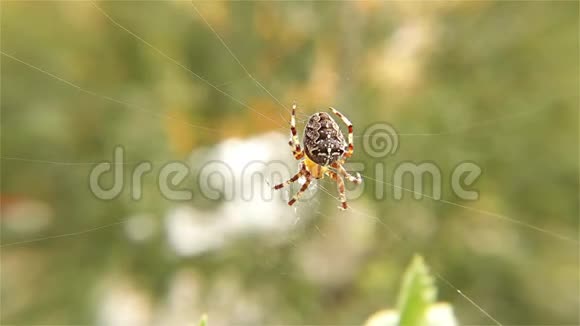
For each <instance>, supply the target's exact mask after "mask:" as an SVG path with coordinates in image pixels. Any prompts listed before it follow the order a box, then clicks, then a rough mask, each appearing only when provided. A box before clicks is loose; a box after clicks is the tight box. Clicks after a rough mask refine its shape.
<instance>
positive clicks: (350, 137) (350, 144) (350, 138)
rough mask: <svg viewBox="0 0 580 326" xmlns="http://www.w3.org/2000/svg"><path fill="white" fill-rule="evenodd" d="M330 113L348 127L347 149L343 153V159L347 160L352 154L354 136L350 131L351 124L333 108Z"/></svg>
mask: <svg viewBox="0 0 580 326" xmlns="http://www.w3.org/2000/svg"><path fill="white" fill-rule="evenodd" d="M330 111H332V113H334V114H336V116H337V117H339V118H340V119H342V122H344V124H346V125H347V127H348V148H347V150H346V152H345V153H344V158H349V157H351V156H352V153H353V152H354V140H353V138H354V136H353V131H352V123H351V122H350V120H348V118H347V117H345V116H344V115H343V114H342V113H340V112H338V111H337V110H335V109H334V108H332V107H331V108H330Z"/></svg>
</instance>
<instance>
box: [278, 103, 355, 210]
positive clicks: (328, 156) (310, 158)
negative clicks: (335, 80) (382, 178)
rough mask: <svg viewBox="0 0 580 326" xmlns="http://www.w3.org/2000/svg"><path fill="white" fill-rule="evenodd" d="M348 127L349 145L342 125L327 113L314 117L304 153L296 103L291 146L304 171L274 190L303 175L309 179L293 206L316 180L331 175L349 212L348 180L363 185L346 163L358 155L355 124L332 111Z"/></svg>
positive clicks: (311, 118) (343, 207)
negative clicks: (298, 132)
mask: <svg viewBox="0 0 580 326" xmlns="http://www.w3.org/2000/svg"><path fill="white" fill-rule="evenodd" d="M330 110H331V111H332V113H334V114H336V115H337V116H338V117H339V118H341V119H342V121H343V122H344V123H345V124H346V125H347V126H348V144H347V142H346V141H345V140H344V136H343V135H342V132H341V131H340V128H339V127H338V124H336V122H334V120H333V119H332V118H331V117H330V115H328V113H326V112H318V113H315V114H313V115H312V116H310V118H309V119H308V123H307V124H306V128H305V129H304V150H302V149H301V147H300V140H299V139H298V135H297V132H296V104H294V105H292V117H291V120H290V131H291V132H292V137H291V138H290V141H289V142H288V144H289V145H290V147H291V148H292V154H294V158H295V159H296V160H300V165H299V167H300V170H299V171H298V173H296V174H295V175H294V176H293V177H292V178H290V179H288V180H287V181H286V182H283V183H281V184H278V185H276V186H274V189H281V188H283V187H285V186H287V185H289V184H291V183H293V182H294V181H296V180H298V179H299V178H300V177H301V176H304V177H305V178H306V182H304V184H303V185H302V187H301V188H300V190H299V191H298V192H297V193H296V194H295V195H294V196H293V197H292V199H290V201H289V202H288V205H293V204H294V203H295V202H296V201H297V200H298V198H300V196H301V195H302V194H303V193H304V191H306V189H307V188H308V186H309V185H310V182H312V180H313V179H322V178H323V177H324V175H325V174H326V175H328V176H329V177H330V178H332V179H333V180H334V181H336V183H337V186H338V193H339V196H340V201H341V202H342V205H341V206H339V207H338V208H340V209H342V210H345V209H347V208H348V204H347V203H346V194H345V192H344V180H343V177H345V178H346V179H347V180H348V181H350V182H353V183H356V184H360V183H361V182H362V179H361V177H360V174H358V173H357V175H356V177H354V176H352V175H350V174H349V173H348V172H346V170H345V169H344V167H343V166H342V164H344V161H345V160H346V159H347V158H349V157H351V156H352V154H353V152H354V145H353V133H352V123H351V122H350V121H349V120H348V118H347V117H345V116H344V115H342V113H340V112H338V111H336V110H335V109H333V108H330Z"/></svg>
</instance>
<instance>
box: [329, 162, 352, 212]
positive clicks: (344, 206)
mask: <svg viewBox="0 0 580 326" xmlns="http://www.w3.org/2000/svg"><path fill="white" fill-rule="evenodd" d="M327 173H328V176H330V177H331V178H332V180H334V181H336V185H337V188H338V196H339V198H340V201H341V203H342V204H341V206H338V208H340V209H341V210H346V209H347V208H348V204H347V203H346V193H345V191H344V180H343V179H342V177H341V176H340V175H338V174H336V172H334V171H327Z"/></svg>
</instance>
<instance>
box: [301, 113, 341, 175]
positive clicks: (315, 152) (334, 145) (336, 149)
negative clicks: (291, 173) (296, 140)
mask: <svg viewBox="0 0 580 326" xmlns="http://www.w3.org/2000/svg"><path fill="white" fill-rule="evenodd" d="M304 149H305V150H304V151H305V153H306V155H307V156H308V158H309V159H311V160H312V161H313V162H315V163H317V164H320V165H323V166H326V165H330V164H332V163H334V162H336V161H338V160H339V159H340V158H341V157H342V155H343V154H344V152H345V150H346V142H345V140H344V136H343V135H342V132H341V131H340V128H339V127H338V124H337V123H336V122H335V121H334V120H333V119H332V118H331V117H330V115H328V114H327V113H324V112H318V113H315V114H313V115H312V116H311V117H310V118H309V119H308V123H307V124H306V128H305V130H304Z"/></svg>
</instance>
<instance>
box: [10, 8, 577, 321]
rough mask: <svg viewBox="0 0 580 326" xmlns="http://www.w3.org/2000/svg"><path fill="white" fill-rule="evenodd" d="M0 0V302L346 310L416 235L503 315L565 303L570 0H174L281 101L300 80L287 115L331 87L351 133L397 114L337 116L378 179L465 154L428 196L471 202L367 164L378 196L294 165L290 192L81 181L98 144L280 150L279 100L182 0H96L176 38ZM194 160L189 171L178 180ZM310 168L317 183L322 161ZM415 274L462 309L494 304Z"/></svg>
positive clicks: (570, 307)
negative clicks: (205, 191) (375, 138)
mask: <svg viewBox="0 0 580 326" xmlns="http://www.w3.org/2000/svg"><path fill="white" fill-rule="evenodd" d="M0 6H1V8H0V10H1V15H0V18H1V44H0V45H1V50H2V53H3V55H2V56H1V80H2V83H1V106H2V119H1V128H2V151H1V155H2V161H1V164H2V168H1V177H2V185H1V203H2V217H1V223H2V224H1V225H2V231H1V236H2V237H1V243H2V247H1V305H0V306H1V320H0V322H1V323H2V324H25V325H29V324H67V325H68V324H70V325H72V324H74V325H79V324H101V325H147V324H157V325H183V324H187V323H193V322H196V321H197V320H198V319H199V316H200V315H201V314H202V313H208V315H209V320H210V325H233V324H245V325H266V324H342V325H346V324H349V325H350V324H352V325H354V324H361V323H362V322H363V321H364V320H365V319H366V318H368V316H369V315H371V314H372V313H373V312H375V311H377V310H380V309H384V308H389V307H393V306H394V305H395V301H396V294H397V291H398V289H399V287H400V283H401V278H402V273H403V270H404V268H405V266H406V265H407V264H408V263H409V261H410V260H411V257H412V256H413V255H414V254H415V253H422V254H423V255H424V257H425V259H426V261H427V263H428V264H429V265H430V266H431V268H432V269H433V270H434V271H436V272H437V273H439V274H440V275H441V276H443V277H444V278H445V279H447V280H449V282H451V283H452V284H453V285H454V286H455V287H457V288H459V289H461V290H462V291H463V292H464V293H465V294H467V295H468V296H469V297H470V298H471V299H473V301H475V302H476V303H477V304H479V305H480V306H481V307H483V308H484V309H485V310H486V311H487V312H488V313H489V314H490V315H492V316H493V317H494V318H495V319H497V320H499V321H500V322H502V323H504V324H544V325H555V324H578V323H579V320H578V305H579V302H578V285H579V283H578V275H579V273H578V242H577V238H578V237H577V231H578V214H579V211H578V209H579V208H578V180H579V178H578V157H579V153H578V149H579V144H578V121H579V117H578V89H579V82H578V71H579V66H578V56H579V53H578V30H579V24H578V9H579V8H578V3H577V2H575V1H557V2H551V1H505V2H504V1H502V2H493V1H466V2H456V1H440V2H431V1H416V2H411V3H408V2H403V1H400V2H399V1H364V2H323V1H314V2H298V1H283V2H262V1H248V2H237V1H232V2H230V1H224V2H217V3H211V2H198V3H196V6H197V7H198V9H199V10H200V12H201V13H202V15H203V17H204V18H205V19H206V20H207V21H208V22H209V24H210V25H211V26H212V27H213V29H215V31H216V32H218V33H219V34H220V35H221V36H222V37H223V39H224V41H225V42H226V43H227V44H228V45H229V46H230V47H231V49H232V51H233V52H234V53H235V55H237V56H238V58H239V60H240V61H241V62H242V63H243V64H244V65H245V66H246V67H247V69H248V71H250V72H251V73H252V75H253V76H254V77H255V78H256V79H257V80H259V81H260V82H261V83H262V84H263V85H264V87H265V88H267V89H268V90H269V91H270V92H271V93H272V95H273V96H274V97H276V98H277V99H278V100H279V101H280V103H282V104H283V105H284V106H286V107H290V105H291V103H292V102H294V101H296V102H298V103H299V105H300V110H301V111H300V114H301V115H300V118H301V119H300V121H299V128H301V126H303V119H304V117H305V116H307V115H308V114H312V113H314V112H317V111H321V110H324V109H325V108H326V107H328V106H334V107H337V108H339V109H340V110H341V111H342V112H343V113H344V114H346V115H347V116H349V117H350V119H351V120H352V121H353V122H354V125H355V133H356V135H357V136H360V135H362V132H363V130H364V128H366V127H368V126H369V125H371V124H373V123H375V122H379V121H383V122H388V123H390V124H391V125H392V126H394V127H395V128H396V129H397V130H398V131H399V132H400V133H401V135H400V139H399V140H400V144H399V149H398V151H397V152H396V153H395V154H394V155H390V156H388V157H385V158H374V157H371V156H369V155H367V154H365V153H364V151H362V150H360V149H361V146H360V144H361V141H362V138H361V137H357V138H355V140H356V148H357V151H356V153H355V155H354V157H353V158H352V160H351V161H353V162H359V163H364V164H365V166H366V167H367V168H369V170H368V171H365V175H368V176H370V177H372V178H375V177H377V175H376V173H375V171H374V170H373V169H370V167H374V166H375V165H376V164H377V163H381V164H384V166H385V169H386V171H387V173H386V174H385V176H381V178H385V180H386V181H389V180H390V175H391V172H392V170H393V168H394V167H396V166H397V164H400V163H401V162H404V161H411V162H423V161H431V162H434V163H436V164H437V165H438V166H439V167H440V168H441V170H442V171H443V177H444V181H445V180H449V177H450V173H451V171H452V169H453V167H454V166H455V165H456V164H458V163H459V162H462V161H467V160H469V161H473V162H476V163H477V164H478V165H479V166H481V167H482V169H483V175H482V176H481V177H480V179H479V180H478V182H477V183H476V185H475V186H476V188H477V189H478V190H479V192H480V199H479V200H478V201H472V202H469V201H462V200H461V199H459V198H456V197H455V196H454V195H453V193H452V192H451V191H450V189H449V183H445V182H444V185H445V186H444V189H443V199H444V200H446V201H450V202H453V203H457V204H460V205H464V206H467V207H469V208H471V209H465V208H462V207H459V206H454V205H450V204H446V203H442V202H439V201H434V200H432V199H429V198H423V199H422V200H415V199H413V198H412V196H411V195H410V194H406V195H407V196H405V199H404V200H401V201H395V200H393V199H392V192H393V189H392V188H391V187H389V186H387V185H383V184H380V183H379V184H378V185H382V186H384V188H385V192H386V194H387V196H386V197H385V198H384V199H383V200H377V199H376V198H375V194H374V192H375V190H374V187H375V186H377V183H376V182H374V181H373V180H372V179H365V188H364V189H365V190H364V195H363V196H362V197H361V198H359V199H357V200H353V201H352V202H351V204H352V207H353V209H354V210H353V211H350V212H346V213H344V212H339V211H338V210H337V209H336V205H337V202H336V200H335V199H334V198H332V197H331V196H330V195H328V194H327V193H325V192H320V191H316V189H313V190H312V193H311V196H310V197H312V199H311V200H309V201H305V202H302V203H299V204H298V205H297V207H296V208H289V207H287V206H286V205H285V204H284V202H283V201H282V198H278V199H279V200H278V201H274V202H270V203H262V202H260V201H259V200H253V201H243V200H239V199H235V200H229V201H226V200H220V201H211V200H207V199H204V198H203V197H202V196H200V194H199V193H198V192H195V191H194V198H193V199H192V200H190V201H185V202H175V201H171V200H167V199H165V198H164V197H163V196H162V195H161V194H160V192H159V190H158V187H157V180H156V178H155V177H154V175H155V174H154V173H152V174H150V175H148V176H146V177H145V178H144V188H143V198H142V199H141V200H139V201H135V200H132V199H131V194H130V192H129V190H128V187H125V189H124V191H123V192H122V193H121V195H120V196H118V197H117V198H115V199H114V200H110V201H103V200H99V199H97V198H95V196H94V195H93V194H92V193H91V192H90V190H89V186H88V180H89V172H90V170H91V168H92V167H93V166H94V163H95V162H101V161H104V160H111V158H112V155H113V150H114V148H115V146H117V145H121V146H123V148H124V149H125V160H126V162H127V164H125V165H123V168H124V170H125V171H128V172H127V173H130V171H132V168H133V167H134V164H133V163H132V162H139V161H142V160H148V161H151V162H152V163H153V166H154V170H155V171H158V170H159V168H161V167H162V166H163V164H165V163H167V162H170V161H183V162H189V163H191V164H192V165H193V166H198V167H199V166H201V165H202V164H203V162H206V161H207V160H208V159H210V158H213V159H221V160H224V161H225V162H229V163H230V164H236V162H237V163H240V164H241V163H243V162H248V160H251V159H263V160H282V161H285V162H288V163H289V164H292V166H294V164H295V163H294V162H293V161H292V157H291V153H290V151H289V149H288V146H287V144H286V143H287V137H288V127H287V122H286V121H287V119H288V113H287V111H286V110H285V109H284V108H283V107H282V106H281V105H280V103H278V102H277V101H276V100H274V99H273V98H272V97H271V96H269V95H268V94H267V93H266V92H264V91H263V90H262V89H260V88H259V87H258V86H256V84H255V83H253V81H252V80H251V79H250V78H249V76H248V75H247V74H246V73H245V72H244V70H243V69H242V68H241V67H240V66H239V64H238V63H237V62H236V61H235V60H234V59H233V58H232V56H231V55H230V53H229V52H228V51H227V50H226V49H225V48H224V47H223V45H222V44H221V43H220V42H219V40H218V39H217V38H216V36H215V35H214V34H213V33H212V31H211V29H209V28H208V26H207V25H205V23H204V22H203V20H202V19H201V18H200V16H199V15H198V14H197V13H196V11H195V9H194V8H193V6H192V5H191V3H189V2H187V1H104V2H99V3H98V6H99V7H100V8H101V9H102V10H104V12H106V14H107V15H109V16H110V18H112V19H114V21H116V22H117V23H119V24H120V25H122V26H123V27H125V28H127V29H129V30H130V31H131V32H132V33H134V34H135V35H137V36H138V37H140V38H142V39H143V40H144V41H146V42H148V43H149V44H150V45H151V46H153V47H155V48H156V49H158V50H160V51H161V52H163V54H164V55H166V56H167V57H169V58H171V59H173V60H174V61H175V62H174V61H172V60H170V59H168V58H167V57H166V56H164V55H163V54H161V53H159V52H158V51H156V50H155V49H153V48H152V47H150V46H148V45H146V44H145V43H144V42H142V41H140V40H139V39H137V38H135V37H134V35H131V34H130V33H128V32H127V31H126V30H123V28H121V27H120V26H118V25H116V24H115V23H113V22H112V21H111V20H110V19H108V18H107V17H106V16H105V15H104V14H103V12H101V11H99V10H98V9H97V8H96V7H95V6H93V5H92V4H91V3H90V2H87V1H60V2H59V1H3V2H2V3H1V4H0ZM14 58H16V59H18V60H22V61H24V62H26V63H29V64H31V65H33V66H35V67H37V68H40V69H42V70H44V71H46V72H48V73H50V74H53V75H54V76H52V77H51V76H49V75H48V74H46V73H42V72H41V71H39V70H37V69H34V68H31V67H30V66H27V65H25V64H23V63H22V62H18V61H17V60H15V59H14ZM176 62H177V63H179V65H178V64H177V63H176ZM180 65H181V66H180ZM187 69H189V70H191V71H192V72H194V73H195V74H198V75H199V76H201V77H203V78H204V79H206V80H207V81H208V82H210V83H211V84H213V85H214V86H216V87H218V88H219V89H221V90H223V91H224V92H225V93H227V94H229V95H230V96H232V97H234V98H236V99H238V100H239V101H241V102H243V103H244V104H245V105H247V106H249V107H251V108H252V110H251V109H248V108H247V107H244V106H243V105H241V104H240V103H239V102H236V101H235V100H232V99H231V98H229V97H228V96H226V95H224V94H223V93H220V92H218V91H216V90H215V89H214V88H212V87H210V86H208V85H207V84H206V83H204V82H202V81H201V80H200V79H198V78H197V77H195V76H194V75H193V74H192V73H191V72H189V71H187ZM55 76H58V77H60V78H62V79H64V80H67V81H69V82H70V83H73V84H74V85H77V86H78V87H81V88H83V89H85V90H88V92H87V91H81V90H79V89H78V88H75V87H73V86H72V85H70V84H66V83H64V82H62V81H59V80H57V79H56V78H55ZM91 92H92V93H91ZM110 99H115V100H117V101H120V102H123V103H119V102H115V101H111V100H110ZM266 117H267V118H266ZM204 128H209V129H204ZM194 170H195V169H194ZM125 178H126V180H128V178H129V176H128V174H126V175H125ZM127 182H128V181H127ZM194 184H195V173H193V172H192V177H191V178H189V179H188V182H187V183H185V184H182V185H181V188H191V189H196V188H195V187H194ZM408 186H411V183H409V184H408ZM314 188H316V187H314ZM318 189H327V190H328V191H329V192H330V194H332V195H334V196H336V192H335V185H334V184H333V183H331V182H330V181H328V180H324V181H322V182H320V183H319V184H318ZM286 195H287V193H286ZM476 210H481V211H487V212H493V213H497V214H500V215H501V216H507V217H509V218H513V219H516V220H518V221H521V222H522V223H521V224H519V223H514V222H511V221H509V220H508V219H505V218H502V217H498V216H493V215H490V214H482V213H477V211H476ZM361 212H362V213H361ZM524 224H530V225H533V226H535V227H536V228H537V229H533V228H531V227H528V226H525V225H524ZM101 226H104V227H103V228H100V227H101ZM543 231H548V232H552V233H556V234H557V235H559V236H560V237H558V236H553V235H551V234H548V233H547V232H543ZM436 281H437V286H438V288H439V295H438V296H439V299H440V300H442V301H446V302H449V303H451V304H452V305H453V308H454V311H455V315H456V316H457V318H458V320H459V322H460V323H461V324H472V325H473V324H491V323H492V321H491V320H490V319H488V318H487V317H486V316H485V315H484V314H482V313H481V312H480V311H478V310H477V309H476V308H475V307H474V305H472V304H471V303H470V302H468V301H467V300H466V299H465V298H463V297H461V296H460V295H458V294H457V293H456V292H455V290H454V289H452V288H451V287H449V286H447V285H446V284H445V283H444V282H442V280H441V279H436Z"/></svg>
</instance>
